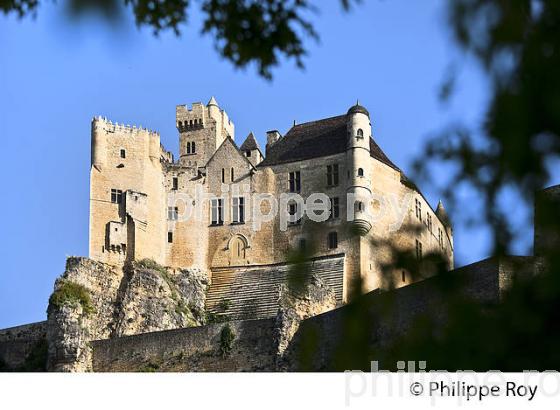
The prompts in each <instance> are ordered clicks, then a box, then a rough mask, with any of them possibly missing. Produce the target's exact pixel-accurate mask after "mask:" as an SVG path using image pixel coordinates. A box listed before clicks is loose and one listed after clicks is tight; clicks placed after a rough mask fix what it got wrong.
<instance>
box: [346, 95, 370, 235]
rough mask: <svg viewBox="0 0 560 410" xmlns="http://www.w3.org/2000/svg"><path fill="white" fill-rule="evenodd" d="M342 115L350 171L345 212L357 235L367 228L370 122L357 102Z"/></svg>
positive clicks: (366, 113)
mask: <svg viewBox="0 0 560 410" xmlns="http://www.w3.org/2000/svg"><path fill="white" fill-rule="evenodd" d="M346 116H347V132H348V136H347V147H346V160H347V164H348V170H349V173H350V175H349V184H348V189H347V192H348V194H351V195H353V196H354V207H353V209H348V212H349V216H352V213H353V216H354V217H353V222H352V225H353V227H354V228H355V229H356V231H357V232H358V233H359V234H360V235H365V234H367V233H368V232H369V230H370V229H371V223H370V221H368V217H367V215H368V213H367V206H368V205H369V199H370V198H371V188H370V187H371V160H370V142H369V141H370V138H371V123H370V119H369V112H368V110H366V108H365V107H363V106H361V105H360V103H359V102H356V105H354V106H352V107H350V109H349V110H348V112H347V114H346ZM349 205H350V204H349Z"/></svg>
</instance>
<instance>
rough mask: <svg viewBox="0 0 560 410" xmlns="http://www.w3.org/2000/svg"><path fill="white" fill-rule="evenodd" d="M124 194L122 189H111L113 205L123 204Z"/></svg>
mask: <svg viewBox="0 0 560 410" xmlns="http://www.w3.org/2000/svg"><path fill="white" fill-rule="evenodd" d="M122 198H123V192H122V191H121V190H120V189H111V202H112V203H113V204H121V203H122Z"/></svg>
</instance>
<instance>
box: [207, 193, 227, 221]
mask: <svg viewBox="0 0 560 410" xmlns="http://www.w3.org/2000/svg"><path fill="white" fill-rule="evenodd" d="M210 223H211V224H212V225H223V223H224V200H223V199H221V198H218V199H211V200H210Z"/></svg>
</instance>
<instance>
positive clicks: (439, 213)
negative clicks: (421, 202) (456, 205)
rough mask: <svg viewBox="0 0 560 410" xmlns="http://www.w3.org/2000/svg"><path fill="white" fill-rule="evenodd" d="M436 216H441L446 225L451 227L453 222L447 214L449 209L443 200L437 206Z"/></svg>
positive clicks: (440, 218)
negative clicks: (444, 205) (445, 206)
mask: <svg viewBox="0 0 560 410" xmlns="http://www.w3.org/2000/svg"><path fill="white" fill-rule="evenodd" d="M436 216H437V217H438V218H439V220H440V221H441V223H442V224H444V225H445V226H449V227H451V222H450V221H449V216H448V215H447V211H446V210H445V208H444V207H443V203H442V202H441V200H440V201H439V202H438V204H437V208H436Z"/></svg>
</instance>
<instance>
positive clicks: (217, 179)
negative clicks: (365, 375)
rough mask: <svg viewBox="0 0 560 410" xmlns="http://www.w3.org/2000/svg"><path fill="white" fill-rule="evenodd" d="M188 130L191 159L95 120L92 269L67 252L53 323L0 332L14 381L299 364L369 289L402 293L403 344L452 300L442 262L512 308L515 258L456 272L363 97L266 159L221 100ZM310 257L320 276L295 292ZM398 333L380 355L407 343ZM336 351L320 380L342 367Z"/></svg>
mask: <svg viewBox="0 0 560 410" xmlns="http://www.w3.org/2000/svg"><path fill="white" fill-rule="evenodd" d="M176 125H177V130H178V132H179V142H180V144H179V147H180V152H179V156H178V158H177V159H176V158H175V157H174V155H173V154H171V153H170V152H168V151H166V150H165V149H164V148H163V146H162V145H161V143H160V136H159V134H158V133H157V132H153V131H150V130H147V129H144V128H142V127H139V128H137V127H130V126H124V125H120V124H118V123H112V122H111V121H109V120H107V119H105V118H102V117H95V118H94V119H93V121H92V128H91V143H92V149H91V153H92V160H91V179H90V204H91V206H90V227H89V229H90V243H89V254H90V255H89V258H87V257H70V258H68V260H67V264H66V269H65V272H64V273H63V274H62V275H61V276H60V277H59V278H58V279H57V280H56V282H55V285H54V291H53V294H52V295H51V298H50V300H49V303H48V309H47V320H46V321H44V322H39V323H32V324H28V325H22V326H17V327H14V328H9V329H3V330H0V371H1V370H3V369H4V370H6V369H7V370H14V369H15V370H35V371H36V370H48V371H122V370H126V371H153V370H161V371H169V370H171V371H185V370H186V371H241V370H245V371H259V370H266V371H271V370H274V371H275V370H297V369H298V361H297V359H296V356H297V354H296V353H294V352H297V351H298V349H299V347H298V346H300V343H301V342H300V341H299V340H300V337H299V336H298V335H299V334H300V332H299V330H298V329H299V328H300V325H301V326H303V327H305V326H307V325H306V324H308V326H312V327H313V328H314V329H315V327H316V326H318V327H317V329H320V332H321V336H320V341H321V346H323V347H324V349H326V350H325V352H328V351H330V350H329V349H331V347H332V348H333V349H335V350H336V344H337V343H338V342H337V340H338V339H336V340H335V339H333V338H334V337H337V338H342V339H341V340H344V332H345V330H344V329H343V328H341V327H340V326H341V323H342V322H341V318H343V317H345V315H346V312H348V311H349V310H348V309H350V311H351V309H353V307H354V306H355V304H354V303H351V302H352V301H353V300H354V298H355V297H356V296H357V295H358V294H360V293H362V294H364V293H367V295H365V296H363V297H364V298H366V300H371V301H372V303H374V304H375V303H377V302H376V301H378V300H379V298H383V297H384V296H383V295H387V294H392V293H394V292H399V293H397V295H402V296H399V297H402V302H399V306H401V305H402V309H399V310H398V315H397V316H395V317H394V318H393V319H388V322H387V326H389V327H390V328H395V331H396V332H397V333H395V334H398V333H399V332H401V331H405V329H406V327H407V323H410V321H412V320H413V316H414V314H415V313H418V312H421V311H425V310H426V309H428V305H426V303H432V301H434V300H437V299H433V298H432V297H431V296H430V295H431V294H432V293H434V292H435V291H434V290H433V289H432V288H431V287H432V286H433V285H432V284H433V283H434V280H437V278H438V277H439V276H441V275H436V276H435V277H431V278H430V276H434V275H435V274H436V273H437V272H438V271H441V270H442V268H443V270H448V271H452V272H451V274H452V273H453V272H461V274H462V275H465V276H472V282H471V284H470V285H469V291H470V290H472V291H473V294H474V295H477V296H476V297H477V299H479V300H481V301H483V302H485V301H488V300H496V299H497V298H499V294H500V292H501V289H502V287H503V286H502V280H501V279H499V280H498V279H497V278H501V277H502V276H503V272H505V271H507V270H511V269H510V268H509V265H507V264H508V263H509V261H505V262H502V261H497V262H496V263H495V262H494V261H483V262H480V263H479V264H475V265H473V267H472V268H467V269H465V268H463V269H460V270H454V271H453V270H452V269H453V265H454V259H453V231H452V228H451V225H450V222H449V219H448V217H447V214H446V211H445V209H444V208H443V205H442V204H441V202H440V203H439V204H438V205H437V207H436V209H435V210H434V209H433V208H432V207H431V206H430V204H429V203H428V202H427V201H426V199H425V197H424V196H423V195H422V193H421V192H420V191H419V190H418V188H417V187H416V185H415V184H414V183H412V181H411V180H409V179H408V178H407V177H406V176H405V175H404V173H403V172H402V171H401V170H400V169H399V168H398V167H397V166H396V165H395V164H394V163H393V162H392V161H391V160H390V159H389V158H388V157H387V156H386V155H385V154H384V152H383V151H382V150H381V148H380V147H379V145H378V144H377V143H376V142H375V141H374V139H373V138H372V130H371V129H372V128H371V119H370V114H369V112H368V111H367V109H366V108H364V107H363V106H361V105H359V103H357V104H356V105H354V106H352V107H350V109H349V110H348V111H347V112H346V113H345V114H342V115H339V116H335V117H331V118H326V119H322V120H317V121H312V122H308V123H303V124H298V125H296V124H295V123H294V125H293V127H292V128H291V129H290V130H289V131H288V132H287V133H286V135H285V136H282V135H281V134H280V133H279V132H278V131H269V132H267V144H266V148H265V150H264V152H263V150H261V148H260V147H259V144H258V143H257V140H256V138H255V137H254V135H253V134H252V133H251V134H249V135H248V136H247V138H246V139H245V141H244V142H243V143H242V144H241V145H240V146H238V145H237V144H236V143H235V132H234V125H233V123H232V121H231V120H230V119H229V117H228V115H227V114H226V112H225V111H224V110H223V109H221V108H220V107H219V106H218V103H217V102H216V100H215V99H214V98H212V99H211V100H210V101H209V102H208V104H206V105H204V104H201V103H194V104H192V107H191V108H190V109H189V108H188V107H186V106H184V105H180V106H177V108H176ZM554 192H556V188H555V191H554ZM318 203H319V204H321V203H322V205H323V207H322V208H321V207H319V209H315V207H314V205H317V204H318ZM392 250H393V251H394V250H398V251H399V252H401V251H402V252H403V253H404V254H407V255H409V256H410V257H411V258H412V259H414V263H413V264H410V265H407V266H410V270H409V269H403V268H400V267H399V268H398V269H397V268H396V265H392V263H393V258H394V256H395V255H394V253H392ZM294 255H295V257H294ZM429 255H437V257H438V261H439V262H438V263H439V264H438V265H437V268H436V267H435V266H434V265H433V264H431V263H430V259H429V258H428V256H429ZM294 261H299V262H298V263H295V264H294ZM302 261H303V262H302ZM442 262H443V264H442ZM301 263H303V266H304V267H305V268H304V271H305V272H307V273H308V274H309V275H308V276H307V277H308V278H309V282H308V283H307V286H306V287H305V289H304V290H303V291H296V292H294V291H293V289H291V288H290V286H289V285H288V282H289V278H290V273H293V268H294V266H298V264H301ZM504 263H505V264H506V265H507V266H506V265H504ZM442 265H443V266H442ZM504 266H505V267H504ZM387 267H389V268H387ZM420 279H423V280H420ZM494 282H496V286H491V287H488V284H489V283H494ZM381 290H383V291H385V290H387V291H388V292H379V291H381ZM434 294H435V293H434ZM345 305H347V306H345ZM325 312H327V313H325ZM376 312H379V309H373V310H372V311H371V314H377V313H376ZM364 313H366V312H364ZM369 314H370V313H369V311H368V313H367V315H369ZM399 315H400V316H399ZM401 316H402V317H401ZM368 317H369V316H368ZM372 323H373V322H372ZM376 323H377V322H376ZM393 325H395V326H393ZM384 326H385V325H381V326H379V325H378V324H375V325H373V324H372V325H371V329H370V331H371V334H372V343H374V342H375V343H378V342H379V341H386V340H390V339H391V338H392V337H393V336H392V333H391V332H392V331H391V332H389V331H388V330H387V328H386V327H384ZM325 354H326V355H327V356H325V361H324V363H322V364H318V365H317V367H316V368H317V369H333V367H332V366H331V365H330V364H328V363H327V361H328V360H330V359H328V357H330V356H329V355H330V353H329V354H327V353H325Z"/></svg>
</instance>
